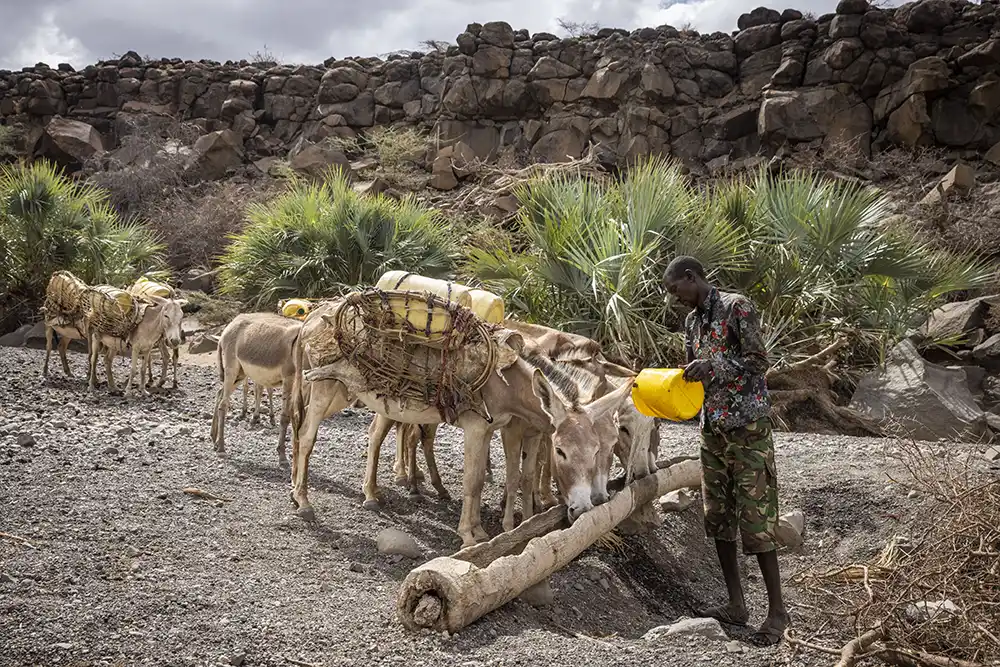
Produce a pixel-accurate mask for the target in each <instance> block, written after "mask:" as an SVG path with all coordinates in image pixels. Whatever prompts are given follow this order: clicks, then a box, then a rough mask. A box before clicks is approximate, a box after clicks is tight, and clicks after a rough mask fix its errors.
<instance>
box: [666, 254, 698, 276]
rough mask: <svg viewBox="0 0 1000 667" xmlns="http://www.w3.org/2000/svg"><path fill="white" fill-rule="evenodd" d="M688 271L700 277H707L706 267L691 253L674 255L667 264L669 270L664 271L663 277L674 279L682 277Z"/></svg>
mask: <svg viewBox="0 0 1000 667" xmlns="http://www.w3.org/2000/svg"><path fill="white" fill-rule="evenodd" d="M688 271H690V272H691V273H693V274H694V275H696V276H698V277H699V278H702V279H704V278H705V267H704V266H702V264H701V262H699V261H698V260H697V259H695V258H694V257H691V256H690V255H681V256H680V257H674V259H673V260H672V261H671V262H670V263H669V264H667V270H666V271H664V272H663V279H664V280H673V279H676V278H680V277H682V276H683V275H684V274H685V273H687V272H688Z"/></svg>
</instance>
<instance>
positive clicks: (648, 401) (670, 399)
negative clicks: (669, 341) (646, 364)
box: [632, 368, 705, 422]
mask: <svg viewBox="0 0 1000 667" xmlns="http://www.w3.org/2000/svg"><path fill="white" fill-rule="evenodd" d="M632 402H633V403H635V407H636V409H637V410H638V411H639V412H641V413H642V414H644V415H646V416H647V417H657V418H659V419H669V420H670V421H675V422H679V421H687V420H688V419H691V418H693V417H694V416H695V415H697V414H698V411H699V410H701V406H702V404H703V403H704V402H705V387H704V386H703V385H702V383H701V382H688V381H687V380H685V379H684V369H683V368H645V369H643V370H642V371H640V373H639V375H638V376H636V378H635V380H634V382H633V384H632Z"/></svg>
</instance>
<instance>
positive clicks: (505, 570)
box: [396, 461, 701, 632]
mask: <svg viewBox="0 0 1000 667" xmlns="http://www.w3.org/2000/svg"><path fill="white" fill-rule="evenodd" d="M700 484H701V465H700V463H699V462H698V461H684V462H682V463H678V464H676V465H673V466H670V467H668V468H664V469H662V470H659V471H658V472H656V473H655V474H653V475H648V476H646V477H644V478H642V479H640V480H638V481H636V482H634V483H632V484H631V485H629V486H628V487H627V488H626V489H625V490H624V491H622V492H621V493H619V494H618V495H616V496H615V497H614V498H612V499H611V500H610V501H608V502H606V503H605V504H603V505H600V506H599V507H595V508H594V509H592V510H590V511H589V512H586V513H585V514H584V515H583V516H581V517H580V518H579V519H577V520H576V522H575V523H574V524H573V525H572V526H569V527H568V528H564V529H562V530H555V531H553V532H550V533H548V534H546V535H543V536H541V537H535V538H533V539H531V540H530V541H529V542H528V543H527V544H526V545H525V546H524V548H523V550H522V551H521V552H520V553H517V554H513V555H504V556H500V557H499V558H496V560H493V561H492V562H489V563H488V564H486V563H484V561H485V558H484V556H485V555H486V554H487V553H489V551H490V550H489V548H488V547H485V546H484V548H482V549H480V551H479V552H478V554H477V556H476V557H474V558H472V560H475V561H477V562H475V563H474V562H470V561H469V560H465V559H464V558H462V557H459V556H460V555H462V552H459V553H457V554H455V555H454V556H443V557H440V558H435V559H433V560H430V561H428V562H426V563H424V564H423V565H420V566H419V567H416V568H414V569H413V570H412V571H411V572H410V574H408V575H407V577H406V579H404V580H403V583H402V585H401V587H400V591H399V594H398V596H397V599H396V612H397V614H398V616H399V620H400V622H401V623H402V624H403V625H404V626H405V627H406V628H407V629H409V630H420V629H424V628H427V629H432V630H436V631H438V632H443V631H448V632H457V631H459V630H461V629H462V628H464V627H465V626H467V625H469V624H470V623H472V622H474V621H476V620H477V619H479V618H481V617H483V616H485V615H486V614H488V613H490V612H491V611H493V610H495V609H498V608H500V607H502V606H503V605H505V604H507V603H508V602H510V601H511V600H513V599H514V598H516V597H517V596H518V595H520V594H521V593H522V592H524V591H525V590H526V589H528V588H530V587H531V586H534V585H535V584H538V583H539V582H541V581H544V580H545V579H546V578H548V577H549V575H551V574H552V573H553V572H555V571H557V570H559V569H561V568H563V567H565V566H566V565H568V564H569V563H570V562H571V561H572V560H573V559H574V558H576V557H577V556H578V555H580V554H581V553H582V552H583V551H584V550H585V549H586V548H587V547H589V546H590V545H592V544H593V543H594V542H595V541H596V540H597V539H599V538H600V537H601V536H602V535H604V534H605V533H607V532H609V531H611V530H612V529H613V528H614V527H615V526H617V525H618V524H619V523H621V522H622V521H623V520H624V519H625V518H627V517H628V516H630V515H631V514H632V513H633V512H634V511H635V510H636V509H637V508H639V507H641V506H642V505H644V504H646V503H648V502H650V501H652V500H654V499H656V498H658V497H660V496H662V495H663V494H665V493H668V492H670V491H675V490H677V489H682V488H689V487H697V486H699V485H700ZM553 509H561V511H563V512H565V508H553ZM551 512H552V510H549V511H548V512H545V513H544V514H541V515H539V516H538V517H533V518H532V519H531V520H529V521H527V522H525V524H523V525H522V526H519V527H518V528H517V529H515V531H512V532H516V531H517V530H520V529H521V528H525V526H527V525H528V524H531V522H532V521H534V520H535V519H536V518H537V519H538V520H539V521H538V525H542V524H545V523H546V522H552V521H553V520H554V518H555V517H556V516H557V515H556V514H555V513H553V514H552V515H551V516H549V515H550V513H551ZM556 525H558V524H556ZM531 530H532V529H531V528H530V527H529V528H526V530H525V531H524V533H528V532H531ZM522 534H523V533H522ZM499 537H501V538H502V537H503V536H502V535H501V536H499ZM495 539H498V538H495ZM513 541H514V542H515V543H516V545H515V548H519V544H520V542H521V540H520V539H519V538H514V539H513ZM491 542H492V541H491ZM480 546H483V545H475V546H472V547H469V548H468V550H463V551H467V553H466V554H465V558H469V553H468V551H470V550H473V549H477V548H479V547H480Z"/></svg>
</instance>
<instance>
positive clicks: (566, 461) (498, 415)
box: [292, 301, 627, 546]
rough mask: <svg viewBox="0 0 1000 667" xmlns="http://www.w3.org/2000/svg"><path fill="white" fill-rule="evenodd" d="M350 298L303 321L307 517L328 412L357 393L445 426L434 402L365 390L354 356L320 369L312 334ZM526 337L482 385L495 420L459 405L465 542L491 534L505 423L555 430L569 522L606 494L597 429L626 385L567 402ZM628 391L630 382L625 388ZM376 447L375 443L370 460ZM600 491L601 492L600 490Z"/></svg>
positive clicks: (300, 496)
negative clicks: (492, 449) (488, 485)
mask: <svg viewBox="0 0 1000 667" xmlns="http://www.w3.org/2000/svg"><path fill="white" fill-rule="evenodd" d="M342 303H343V301H333V302H330V303H327V304H325V305H323V306H321V307H319V308H317V309H315V310H313V311H312V312H311V313H310V314H309V316H308V317H307V318H306V320H305V322H304V323H303V325H302V334H301V340H300V343H299V351H298V353H297V354H296V366H297V368H304V367H305V364H306V363H310V364H311V365H313V366H314V368H313V369H311V370H309V371H305V372H304V373H303V374H301V375H300V372H298V371H297V372H296V373H295V377H296V382H297V383H298V384H299V390H298V391H296V392H295V397H294V401H295V407H294V408H293V417H292V443H293V444H292V459H293V462H292V499H293V501H294V502H295V504H296V505H297V506H298V513H299V516H301V517H302V518H303V519H306V520H309V521H313V520H315V511H314V510H313V507H312V505H311V504H310V502H309V498H308V465H309V456H310V455H311V454H312V449H313V447H314V445H315V442H316V434H317V432H318V430H319V425H320V423H321V422H322V421H323V420H324V419H326V418H327V417H328V416H330V415H332V414H334V413H336V412H339V411H340V410H342V409H343V408H345V407H346V406H347V405H348V403H349V399H350V398H351V395H352V392H353V391H357V392H358V393H357V397H358V398H360V399H361V401H362V402H363V403H364V404H365V405H366V406H367V407H368V408H369V409H370V410H372V411H373V412H376V413H378V414H381V415H382V416H384V417H386V418H387V419H390V420H392V421H397V422H403V423H407V424H439V423H441V416H440V414H439V412H438V410H437V409H436V408H435V407H434V406H432V405H428V404H422V403H410V402H407V404H406V405H404V404H403V401H402V400H400V399H399V398H397V397H389V396H378V395H376V394H375V393H372V392H367V391H363V390H359V389H360V388H363V387H364V386H365V381H364V378H363V377H362V375H361V371H360V370H359V369H358V368H357V367H356V366H354V365H353V364H352V363H351V362H350V361H349V360H347V359H340V360H337V361H335V362H333V363H331V364H327V365H325V366H323V367H321V368H315V365H316V364H315V362H316V359H313V358H312V350H311V347H310V343H309V341H310V339H311V336H312V335H313V334H315V333H316V332H317V331H319V330H320V329H321V328H322V327H325V326H328V325H327V323H326V319H327V318H330V319H333V316H334V315H335V314H336V312H337V310H338V309H339V308H340V307H341V305H342ZM517 338H519V337H518V336H516V334H514V335H513V336H511V337H510V338H508V340H507V341H505V342H503V343H500V345H501V347H505V348H506V351H507V352H508V353H512V354H511V355H510V356H512V357H513V361H512V362H511V363H510V365H508V366H507V367H506V368H503V369H498V370H497V371H496V372H494V373H491V374H490V376H489V379H488V380H487V381H486V384H485V385H484V386H483V387H482V389H481V390H480V394H481V397H482V401H483V404H484V406H485V408H486V412H487V413H488V414H489V416H490V419H489V420H488V419H487V418H486V417H484V416H482V415H480V414H478V413H477V412H476V411H474V410H472V409H470V408H468V407H465V408H463V409H461V410H460V411H459V414H458V416H457V418H456V424H457V425H458V426H459V427H460V428H461V429H462V431H463V437H464V471H463V484H462V494H463V498H462V515H461V519H460V521H459V526H458V534H459V536H460V537H461V539H462V543H463V545H466V546H467V545H471V544H475V543H476V542H478V541H481V540H484V539H488V537H489V535H488V534H487V532H486V531H485V529H484V528H483V526H482V516H481V502H482V489H483V483H484V478H485V467H486V465H485V464H486V461H485V459H486V453H487V451H488V447H489V442H490V439H491V437H492V434H493V433H494V432H495V431H496V430H497V429H500V428H503V427H505V426H508V425H510V424H511V423H512V422H516V421H517V420H520V421H521V422H523V423H524V424H526V425H527V427H529V428H531V429H534V430H536V431H538V432H539V433H542V434H545V435H551V436H552V443H553V446H554V447H556V448H558V449H559V453H558V455H557V456H556V457H555V458H554V459H553V461H554V466H553V467H554V473H555V477H556V480H557V484H558V487H559V491H560V495H561V496H562V497H563V498H564V500H565V502H566V505H567V515H568V517H569V520H570V521H575V520H576V519H577V518H578V517H579V516H580V515H582V514H583V513H584V512H586V511H588V510H590V509H591V508H593V506H594V501H593V499H592V498H593V497H595V496H596V497H598V499H599V496H600V493H601V492H603V493H604V494H606V493H607V490H606V489H597V488H596V487H597V484H598V482H599V475H598V470H597V456H598V450H599V446H600V443H599V439H598V437H597V436H596V435H595V433H594V420H595V419H600V418H602V417H603V416H604V415H605V414H608V413H610V412H613V411H614V410H615V409H616V408H617V407H618V403H619V402H620V401H621V400H622V399H623V398H624V396H625V391H618V392H615V393H613V394H609V395H608V396H606V397H605V398H604V399H601V400H598V401H595V402H594V403H592V404H590V405H587V406H575V405H568V404H566V403H565V402H564V401H563V399H562V398H561V397H560V396H559V394H557V393H556V392H555V391H553V389H552V387H551V385H550V384H549V382H548V380H546V378H545V376H544V375H543V374H542V373H541V371H538V370H537V369H536V368H534V367H532V366H531V365H529V364H528V363H527V362H526V361H524V360H523V359H522V358H521V357H520V356H518V355H517V354H516V348H515V347H513V346H512V345H511V343H513V344H514V345H515V346H518V347H519V341H516V340H515V339H517ZM306 385H310V386H311V394H310V396H309V402H308V406H306V405H305V402H304V395H305V394H304V390H305V386H306ZM626 389H627V386H626ZM374 450H375V448H374V447H369V458H371V456H372V454H373V452H374ZM595 491H596V492H597V493H595Z"/></svg>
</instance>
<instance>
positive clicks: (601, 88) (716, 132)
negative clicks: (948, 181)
mask: <svg viewBox="0 0 1000 667" xmlns="http://www.w3.org/2000/svg"><path fill="white" fill-rule="evenodd" d="M739 28H740V29H739V30H738V31H737V32H736V33H734V34H733V35H732V36H731V35H726V34H722V33H715V34H712V35H697V34H694V33H680V32H678V31H677V30H675V29H674V28H671V27H669V26H661V27H659V28H644V29H641V30H637V31H634V32H632V33H628V32H625V31H622V30H610V29H607V30H602V31H601V32H600V33H598V34H597V35H595V36H592V37H584V38H575V39H558V38H556V37H555V36H554V35H550V34H535V35H529V34H528V33H527V32H526V31H524V30H520V31H516V30H513V29H512V28H511V27H510V26H509V25H507V24H506V23H487V24H485V25H479V24H473V25H470V26H469V27H468V29H467V30H466V32H463V33H462V34H461V35H459V36H458V38H457V45H454V46H451V47H450V48H448V49H447V52H442V53H430V54H412V55H410V56H409V57H406V56H393V57H390V58H389V59H388V60H387V61H382V60H379V59H372V58H349V59H344V60H334V59H330V60H328V61H327V62H325V63H324V64H323V65H321V66H290V65H279V66H274V67H270V68H262V67H260V66H255V65H253V64H251V63H248V62H245V61H243V62H227V63H225V64H220V63H216V62H208V61H199V62H186V61H181V60H176V59H175V60H160V61H151V62H146V61H143V60H142V59H141V58H139V57H138V56H137V55H136V54H135V53H129V54H127V55H126V56H125V57H123V58H121V59H120V60H119V61H117V62H102V63H98V64H97V65H94V66H90V67H87V68H86V69H84V70H83V71H79V72H77V71H73V69H72V68H70V67H69V66H66V65H60V66H59V67H58V68H57V69H51V68H49V67H47V66H44V65H41V64H39V65H36V66H35V67H30V68H25V69H24V70H23V71H21V72H3V71H0V118H2V122H3V123H4V124H20V125H23V126H24V127H26V128H28V139H29V143H31V144H32V145H34V143H33V142H35V141H36V140H37V139H41V138H42V135H43V131H42V129H43V128H44V127H45V126H46V125H47V124H48V123H49V122H50V121H51V119H52V118H53V117H55V116H63V117H67V118H70V119H75V120H78V121H82V122H85V123H87V124H89V125H92V126H93V127H95V128H96V129H97V130H98V132H100V133H101V139H100V140H99V141H98V142H97V143H99V144H103V147H109V148H110V147H112V146H114V145H115V142H116V141H117V136H116V133H117V132H118V131H119V130H118V128H119V127H120V123H119V122H118V121H120V120H122V119H123V118H127V117H128V116H129V115H132V114H151V113H152V114H165V115H172V116H175V117H178V118H181V119H185V120H194V121H195V122H197V123H198V124H199V125H200V126H202V128H203V130H204V131H205V132H206V133H208V132H216V131H220V130H230V132H226V133H225V135H226V137H227V142H232V141H233V140H237V141H238V139H240V138H241V139H242V140H243V142H244V146H243V148H245V151H246V154H247V156H248V157H253V156H267V155H283V154H284V152H286V151H287V150H288V148H289V146H290V145H291V144H292V142H294V141H296V140H298V139H299V138H304V139H305V140H306V141H313V142H316V141H319V140H322V139H323V138H325V137H329V136H333V135H341V136H351V135H353V134H355V133H357V132H359V131H363V130H364V129H365V128H369V127H372V126H374V125H380V124H391V123H407V124H414V125H423V126H427V127H429V128H433V130H434V131H435V132H436V133H437V134H438V136H439V137H440V139H441V140H442V142H443V143H447V142H449V141H454V140H457V139H462V141H464V143H466V144H467V145H468V146H469V147H471V148H472V150H473V151H474V152H475V153H476V154H477V155H478V156H480V157H483V158H488V157H489V156H491V155H494V154H495V153H496V152H497V150H498V148H500V147H502V146H513V147H514V148H515V149H517V150H523V151H525V152H528V153H530V154H531V155H532V156H533V157H534V158H535V159H536V160H542V161H556V160H563V159H565V157H566V156H574V157H576V156H579V155H580V154H581V153H583V152H584V151H585V150H586V149H587V146H588V143H589V142H593V143H595V144H599V149H598V150H599V151H600V152H601V153H602V155H603V156H604V157H605V158H606V159H608V160H609V161H619V162H620V161H624V160H627V159H629V158H631V157H633V156H637V155H641V154H649V153H665V154H671V155H674V156H677V157H680V158H683V159H685V160H688V161H691V162H701V163H708V164H709V165H713V164H714V165H724V164H726V163H728V162H731V161H735V160H740V159H742V158H746V157H749V156H753V155H756V154H759V153H761V152H764V153H767V152H770V151H771V150H773V149H775V148H776V147H778V146H781V145H783V144H790V145H792V146H797V147H800V148H803V147H804V148H806V149H810V150H812V149H815V148H819V147H821V146H829V145H830V144H831V143H834V142H850V143H851V144H852V145H853V146H856V148H857V149H858V150H861V151H864V152H870V151H871V150H878V149H880V148H881V147H883V146H885V145H887V144H889V143H898V144H904V145H909V146H920V145H934V144H937V145H943V146H947V147H953V148H955V149H960V151H959V152H968V153H970V154H971V153H972V152H978V151H984V150H988V149H990V148H991V147H992V146H994V145H995V144H996V143H997V142H998V141H1000V118H998V109H1000V76H998V72H1000V39H998V38H997V34H998V32H1000V11H998V7H997V4H996V3H994V2H989V1H986V0H984V2H983V3H982V4H980V5H974V4H970V3H967V2H962V1H957V0H922V1H920V2H917V3H913V4H909V5H905V6H903V7H900V8H897V9H891V10H880V9H873V8H870V7H869V5H868V4H867V2H866V0H841V2H840V4H839V5H838V7H837V10H836V13H835V14H830V15H825V16H821V17H819V18H818V19H813V18H807V17H803V16H802V15H801V14H800V13H799V12H797V11H793V10H786V11H785V12H784V13H780V14H779V13H778V12H777V11H774V10H770V9H765V8H758V9H756V10H754V11H753V12H750V13H749V14H744V15H743V16H742V17H740V21H739ZM77 132H78V133H79V127H77ZM85 143H87V145H88V146H91V147H93V146H94V143H95V142H94V141H91V140H85ZM86 150H89V149H85V151H86ZM967 156H968V155H967Z"/></svg>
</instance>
